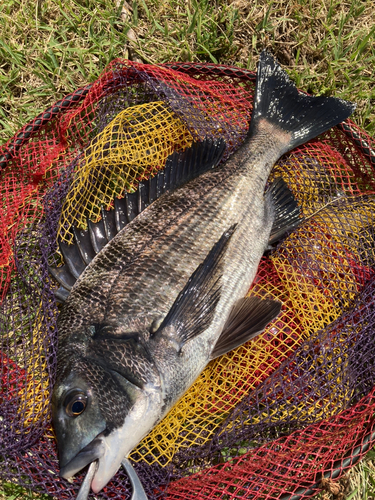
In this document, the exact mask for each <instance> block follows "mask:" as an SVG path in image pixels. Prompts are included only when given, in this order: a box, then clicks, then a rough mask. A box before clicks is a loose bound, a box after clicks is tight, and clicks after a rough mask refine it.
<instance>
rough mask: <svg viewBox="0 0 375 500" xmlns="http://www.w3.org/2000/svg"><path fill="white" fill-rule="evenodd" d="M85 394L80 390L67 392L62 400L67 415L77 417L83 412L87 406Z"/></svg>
mask: <svg viewBox="0 0 375 500" xmlns="http://www.w3.org/2000/svg"><path fill="white" fill-rule="evenodd" d="M87 399H88V398H87V395H86V394H85V393H84V392H82V391H77V390H74V391H72V392H70V393H69V394H67V396H66V397H65V401H64V407H65V411H66V413H67V415H68V416H69V417H78V416H79V415H81V413H83V412H84V411H85V409H86V406H87Z"/></svg>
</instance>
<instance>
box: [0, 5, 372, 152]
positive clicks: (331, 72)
mask: <svg viewBox="0 0 375 500" xmlns="http://www.w3.org/2000/svg"><path fill="white" fill-rule="evenodd" d="M132 6H133V14H132V18H131V19H130V20H129V22H124V21H123V20H122V18H121V16H120V12H121V4H120V5H119V6H118V7H116V4H115V2H113V0H111V1H110V0H95V1H93V0H66V1H62V0H43V1H38V2H35V1H34V0H22V1H19V0H3V2H2V3H1V5H0V33H2V35H0V86H1V88H2V92H1V94H0V143H3V142H5V141H6V140H7V139H9V138H10V137H11V136H12V135H13V134H14V133H15V132H16V131H17V130H18V129H19V128H20V127H21V126H22V125H24V124H25V123H26V122H27V121H28V120H30V119H31V118H33V117H34V116H35V115H36V114H38V113H39V112H41V111H43V110H44V109H45V108H47V107H48V106H49V105H50V104H51V103H53V102H54V101H56V100H58V99H60V98H61V97H62V96H63V95H65V94H67V93H69V92H72V91H73V90H75V89H76V88H78V87H80V86H82V85H85V84H86V83H88V82H92V81H94V80H95V79H96V78H97V77H98V76H99V74H100V73H101V72H102V71H103V69H104V68H105V66H106V65H107V64H108V63H109V62H110V61H111V60H113V59H114V58H116V57H124V56H125V57H126V56H127V54H128V52H127V50H126V44H127V33H128V30H129V28H132V29H133V30H134V32H135V34H136V37H137V42H136V44H135V52H136V54H138V56H139V57H140V58H141V59H143V60H144V61H145V62H152V63H161V62H165V61H171V60H180V61H210V62H219V63H227V64H236V65H238V66H241V67H246V68H250V69H255V68H256V62H257V55H258V54H259V53H260V51H261V49H262V48H263V47H264V46H266V47H269V48H271V49H272V50H273V52H274V53H275V54H276V56H277V57H278V59H279V60H280V61H281V63H283V64H284V65H285V67H286V69H287V70H288V71H289V73H290V74H291V76H292V77H293V78H294V80H295V81H296V83H297V85H298V87H300V88H302V89H304V90H306V91H309V92H313V93H315V94H321V95H337V96H340V97H342V98H345V99H350V100H353V101H355V102H357V103H358V109H357V111H356V114H355V117H354V119H355V120H356V121H357V123H359V124H360V125H361V126H362V127H363V128H365V129H366V130H368V131H369V133H370V134H373V133H374V132H375V113H374V110H373V108H374V104H375V89H374V88H375V87H374V79H373V75H372V73H373V67H374V65H375V25H374V23H373V8H374V2H373V1H358V0H352V1H350V2H344V3H343V2H342V1H341V0H295V2H289V1H287V0H278V1H277V2H276V1H270V0H256V1H254V2H248V1H247V0H235V1H234V2H232V3H230V2H227V1H225V0H216V1H212V0H201V1H199V2H198V1H196V0H188V1H185V0H164V1H160V0H139V1H138V2H133V4H132Z"/></svg>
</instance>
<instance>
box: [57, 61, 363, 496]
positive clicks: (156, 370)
mask: <svg viewBox="0 0 375 500" xmlns="http://www.w3.org/2000/svg"><path fill="white" fill-rule="evenodd" d="M353 110H354V105H353V104H351V103H348V102H345V101H342V100H339V99H335V98H326V97H309V96H305V95H302V94H300V93H299V92H298V91H297V89H296V88H295V86H294V84H293V83H291V82H290V80H289V78H288V76H287V75H286V73H285V72H284V71H283V70H282V69H281V68H280V66H279V65H278V64H277V63H276V61H275V60H274V59H273V57H272V56H271V55H270V54H268V53H267V52H263V53H262V55H261V57H260V62H259V68H258V77H257V83H256V92H255V100H254V110H253V115H252V120H251V126H250V130H249V134H248V138H247V139H246V140H245V142H244V144H243V145H242V146H241V148H240V149H239V150H238V151H237V152H236V153H235V154H234V155H233V156H232V157H231V158H230V159H229V160H228V161H227V162H226V163H224V164H222V165H220V166H218V167H216V168H213V169H210V170H209V171H207V172H206V173H203V174H202V175H200V176H198V177H196V178H194V179H192V180H190V181H189V182H186V183H185V184H183V185H182V186H180V187H178V188H176V189H175V190H173V191H171V192H167V193H165V194H163V195H162V196H161V197H160V198H158V199H157V200H156V201H155V202H154V203H152V204H151V205H150V206H149V207H148V208H146V209H145V210H144V211H143V212H142V213H141V214H140V215H139V216H138V217H136V218H135V219H134V220H133V221H132V222H130V224H128V225H127V226H126V227H125V228H124V229H122V230H121V231H120V232H119V233H118V234H117V235H116V236H115V237H114V238H113V239H112V240H111V241H110V242H109V243H108V244H107V245H106V246H105V247H104V248H103V249H102V250H101V251H100V252H99V253H98V255H96V257H95V258H94V259H93V260H92V262H91V263H90V264H89V265H88V266H87V268H86V269H85V271H84V272H83V274H82V275H81V276H80V277H79V278H78V280H77V282H76V283H75V285H74V286H73V288H72V290H71V292H70V295H69V297H68V298H67V299H66V302H65V305H64V307H63V309H62V311H61V314H60V317H59V319H58V334H59V352H58V378H57V382H56V385H55V388H54V394H53V423H54V427H55V430H56V435H57V440H58V448H59V455H60V466H61V475H62V476H63V477H70V476H72V475H74V474H75V473H76V472H78V471H79V470H81V469H82V468H83V467H84V466H85V465H87V464H88V463H91V462H93V461H95V460H97V461H98V466H97V470H96V472H95V473H94V475H93V479H92V482H91V488H92V490H93V491H94V492H98V491H100V490H101V489H102V488H103V487H104V486H105V485H106V484H107V483H108V481H110V479H111V478H112V477H113V476H114V474H116V472H117V470H118V468H119V467H120V465H121V462H122V460H123V459H124V458H125V457H127V456H128V455H129V453H130V452H131V451H132V450H133V449H134V447H136V446H137V445H138V443H139V442H140V441H141V440H142V439H143V438H144V436H145V435H146V434H147V433H148V432H149V431H150V430H151V429H152V428H153V427H154V426H155V425H156V424H157V423H158V422H159V421H160V420H161V419H162V418H163V417H164V416H165V415H166V413H167V412H168V411H169V410H170V408H171V407H172V406H173V405H174V404H175V403H176V401H177V400H178V399H179V398H180V397H181V396H182V395H183V394H184V393H185V391H187V389H188V388H189V387H190V386H191V385H192V383H193V382H194V381H195V380H196V378H197V377H198V376H199V374H200V373H201V372H202V371H203V370H204V368H205V367H206V365H207V363H208V362H209V361H210V360H211V359H213V358H215V357H217V356H220V355H221V354H223V353H225V352H228V351H229V350H231V349H233V348H235V347H237V346H239V345H240V344H242V343H243V342H245V341H247V340H249V339H250V338H252V337H254V336H255V335H256V334H257V333H259V332H260V331H262V330H263V329H264V328H265V326H266V325H267V323H268V322H269V321H271V320H272V319H273V318H275V317H276V316H277V315H278V314H279V311H280V307H281V304H280V303H279V302H276V301H273V300H261V299H259V298H257V297H249V298H246V299H244V297H245V295H246V293H247V291H248V290H249V287H250V285H251V283H252V281H253V279H254V276H255V274H256V271H257V267H258V264H259V261H260V259H261V257H262V255H263V253H264V251H265V249H266V248H267V247H268V245H269V243H270V242H272V241H274V240H276V239H277V237H278V236H279V235H280V234H282V233H283V232H285V231H286V230H288V229H290V228H292V227H294V226H296V225H297V224H298V210H296V209H295V206H296V205H295V202H294V200H293V198H292V195H291V193H290V192H289V190H288V188H287V187H286V185H285V184H284V182H283V181H282V180H280V179H279V180H276V181H275V182H274V184H273V185H271V186H270V187H269V188H268V190H267V191H266V192H265V187H266V183H267V179H268V176H269V174H270V171H271V169H272V167H273V165H274V163H275V162H276V161H277V160H278V158H280V156H281V155H283V154H284V153H286V152H287V151H289V150H291V149H292V148H294V147H296V146H298V145H299V144H302V143H304V142H305V141H308V140H309V139H312V138H313V137H315V136H317V135H318V134H320V133H322V132H324V131H325V130H327V129H329V128H330V127H332V126H334V125H336V124H337V123H339V122H341V121H343V120H344V119H345V118H347V117H348V116H349V115H350V114H351V113H352V112H353ZM196 147H197V146H196ZM198 147H199V146H198ZM218 147H222V146H221V145H220V144H219V145H218V144H215V143H214V142H213V143H212V156H215V154H216V153H217V151H215V149H217V148H218Z"/></svg>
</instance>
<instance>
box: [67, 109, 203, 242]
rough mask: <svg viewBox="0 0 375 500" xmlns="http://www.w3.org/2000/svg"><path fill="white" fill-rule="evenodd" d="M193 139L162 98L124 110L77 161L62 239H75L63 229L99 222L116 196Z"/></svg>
mask: <svg viewBox="0 0 375 500" xmlns="http://www.w3.org/2000/svg"><path fill="white" fill-rule="evenodd" d="M192 140H193V138H192V136H191V134H190V132H189V131H188V129H187V128H186V126H185V125H184V124H183V123H182V121H181V120H180V119H179V118H178V117H177V115H176V114H175V113H173V112H172V111H171V110H170V108H169V107H168V105H167V104H165V103H164V102H162V101H158V102H151V103H146V104H140V105H137V106H132V107H129V108H126V109H124V110H123V111H121V112H120V113H119V114H118V115H117V116H116V117H115V118H114V120H112V121H111V122H110V123H109V125H107V127H106V128H105V129H104V130H103V131H102V132H101V133H99V134H98V135H97V136H96V137H95V138H94V139H93V140H92V141H91V144H90V146H89V147H88V148H86V149H85V151H84V153H83V154H82V156H81V157H80V159H79V161H78V164H77V166H76V171H75V178H74V182H73V184H72V187H71V189H70V191H69V193H68V195H67V197H66V201H65V204H64V208H63V211H62V214H61V221H60V231H59V236H60V237H61V239H62V240H63V241H64V242H66V243H71V242H72V235H71V233H69V232H66V231H65V230H61V229H62V228H64V229H66V228H69V227H71V226H72V225H73V226H75V227H79V228H85V227H87V223H86V221H87V217H88V218H89V219H90V220H92V221H93V222H96V221H97V220H98V219H99V217H100V209H101V207H102V206H103V207H105V208H106V209H108V208H110V206H111V205H112V204H113V200H114V198H115V197H121V196H122V195H123V193H124V191H125V190H126V191H128V192H131V191H133V190H134V189H135V188H136V187H137V184H138V182H139V181H141V180H142V179H148V178H149V177H150V176H151V175H155V173H156V172H157V171H158V170H159V169H161V168H163V167H164V165H165V162H166V159H167V157H168V156H169V155H171V154H172V153H173V151H178V150H183V149H185V148H186V147H188V146H190V145H191V144H192Z"/></svg>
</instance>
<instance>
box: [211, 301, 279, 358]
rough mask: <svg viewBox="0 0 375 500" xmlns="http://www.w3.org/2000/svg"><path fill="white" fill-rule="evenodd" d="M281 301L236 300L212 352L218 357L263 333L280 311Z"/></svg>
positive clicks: (213, 355) (212, 356)
mask: <svg viewBox="0 0 375 500" xmlns="http://www.w3.org/2000/svg"><path fill="white" fill-rule="evenodd" d="M280 309H281V302H278V301H276V300H272V299H261V298H259V297H245V298H243V299H240V300H239V301H237V302H236V304H235V305H234V306H233V309H232V311H231V313H230V315H229V317H228V319H227V322H226V323H225V326H224V328H223V331H222V333H221V335H220V337H219V338H218V340H217V342H216V344H215V347H214V348H213V351H212V353H211V359H214V358H217V357H218V356H221V355H222V354H225V353H227V352H229V351H231V350H232V349H235V348H236V347H238V346H240V345H241V344H243V343H244V342H247V341H248V340H250V339H252V338H254V337H255V336H256V335H258V334H259V333H261V332H262V331H263V330H264V329H265V328H266V326H267V324H268V323H269V322H270V321H272V320H273V319H275V318H276V317H277V316H278V314H279V313H280Z"/></svg>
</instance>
